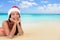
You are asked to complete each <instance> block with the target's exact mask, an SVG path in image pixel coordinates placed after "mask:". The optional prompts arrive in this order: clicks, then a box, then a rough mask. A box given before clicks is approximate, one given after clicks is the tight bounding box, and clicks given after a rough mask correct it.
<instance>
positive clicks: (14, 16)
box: [11, 11, 19, 20]
mask: <svg viewBox="0 0 60 40" xmlns="http://www.w3.org/2000/svg"><path fill="white" fill-rule="evenodd" d="M11 18H12V19H14V20H17V19H18V18H19V13H18V12H16V11H14V12H11Z"/></svg>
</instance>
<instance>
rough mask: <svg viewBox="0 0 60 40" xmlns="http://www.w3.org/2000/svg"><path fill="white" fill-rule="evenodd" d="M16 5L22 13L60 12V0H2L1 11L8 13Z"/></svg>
mask: <svg viewBox="0 0 60 40" xmlns="http://www.w3.org/2000/svg"><path fill="white" fill-rule="evenodd" d="M14 5H16V6H18V7H20V11H21V13H45V14H46V13H51V14H52V13H54V14H60V0H0V13H7V12H8V10H9V9H10V8H11V7H12V6H14Z"/></svg>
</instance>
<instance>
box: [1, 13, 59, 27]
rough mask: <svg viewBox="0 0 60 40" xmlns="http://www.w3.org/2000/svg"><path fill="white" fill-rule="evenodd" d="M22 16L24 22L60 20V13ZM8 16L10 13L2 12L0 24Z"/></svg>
mask: <svg viewBox="0 0 60 40" xmlns="http://www.w3.org/2000/svg"><path fill="white" fill-rule="evenodd" d="M20 16H21V22H22V23H39V22H41V21H57V22H60V14H21V15H20ZM8 18H9V17H8V14H0V26H1V25H2V23H3V21H5V20H8Z"/></svg>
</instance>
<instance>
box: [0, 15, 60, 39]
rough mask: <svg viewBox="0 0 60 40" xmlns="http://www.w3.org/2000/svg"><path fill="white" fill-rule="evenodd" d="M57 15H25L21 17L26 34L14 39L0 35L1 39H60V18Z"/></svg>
mask: <svg viewBox="0 0 60 40" xmlns="http://www.w3.org/2000/svg"><path fill="white" fill-rule="evenodd" d="M57 16H58V17H59V15H57ZM57 16H51V15H50V16H41V15H39V16H34V17H33V15H28V16H25V15H24V16H22V19H21V22H22V23H21V25H22V29H23V31H24V35H22V36H18V35H17V36H15V37H14V38H12V39H9V38H7V37H5V36H0V40H60V18H58V17H57ZM41 17H42V18H41Z"/></svg>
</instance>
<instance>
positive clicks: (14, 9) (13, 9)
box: [8, 6, 20, 15]
mask: <svg viewBox="0 0 60 40" xmlns="http://www.w3.org/2000/svg"><path fill="white" fill-rule="evenodd" d="M13 11H17V12H19V13H20V9H19V7H17V6H12V8H11V9H10V10H9V11H8V15H10V14H11V12H13Z"/></svg>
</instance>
